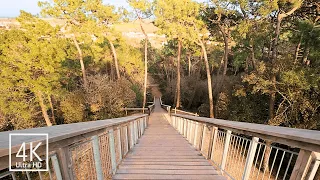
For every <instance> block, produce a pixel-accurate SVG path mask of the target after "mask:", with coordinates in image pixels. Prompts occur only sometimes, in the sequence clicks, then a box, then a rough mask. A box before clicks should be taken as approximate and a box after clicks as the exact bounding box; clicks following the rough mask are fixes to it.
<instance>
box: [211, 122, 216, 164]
mask: <svg viewBox="0 0 320 180" xmlns="http://www.w3.org/2000/svg"><path fill="white" fill-rule="evenodd" d="M212 134H213V138H212V147H211V157H210V158H211V160H212V161H213V157H214V156H213V155H214V154H213V153H215V152H214V148H215V147H216V142H217V139H218V127H212Z"/></svg>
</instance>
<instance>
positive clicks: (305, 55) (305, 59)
mask: <svg viewBox="0 0 320 180" xmlns="http://www.w3.org/2000/svg"><path fill="white" fill-rule="evenodd" d="M309 53H310V46H309V42H308V41H306V43H305V47H304V51H303V56H302V63H303V64H305V65H309V62H308V56H309Z"/></svg>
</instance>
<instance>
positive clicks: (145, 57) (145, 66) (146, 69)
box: [139, 17, 148, 113]
mask: <svg viewBox="0 0 320 180" xmlns="http://www.w3.org/2000/svg"><path fill="white" fill-rule="evenodd" d="M139 22H140V28H141V31H142V33H143V34H144V36H145V42H144V88H143V105H142V108H143V110H142V112H143V113H144V107H145V105H146V103H147V82H148V35H147V33H146V32H145V30H144V28H143V26H142V19H141V17H139Z"/></svg>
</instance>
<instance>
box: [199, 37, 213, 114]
mask: <svg viewBox="0 0 320 180" xmlns="http://www.w3.org/2000/svg"><path fill="white" fill-rule="evenodd" d="M199 43H200V45H201V49H202V51H203V57H204V61H205V65H206V71H207V79H208V95H209V108H210V109H209V112H210V117H211V118H213V117H214V113H213V96H212V82H211V74H210V66H209V61H208V55H207V50H206V47H205V45H204V44H203V42H202V41H200V42H199Z"/></svg>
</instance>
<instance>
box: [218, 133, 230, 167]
mask: <svg viewBox="0 0 320 180" xmlns="http://www.w3.org/2000/svg"><path fill="white" fill-rule="evenodd" d="M230 138H231V131H229V130H227V133H226V139H225V142H224V148H223V155H222V160H221V166H220V168H221V170H224V168H225V166H226V162H227V156H228V150H229V145H230Z"/></svg>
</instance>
